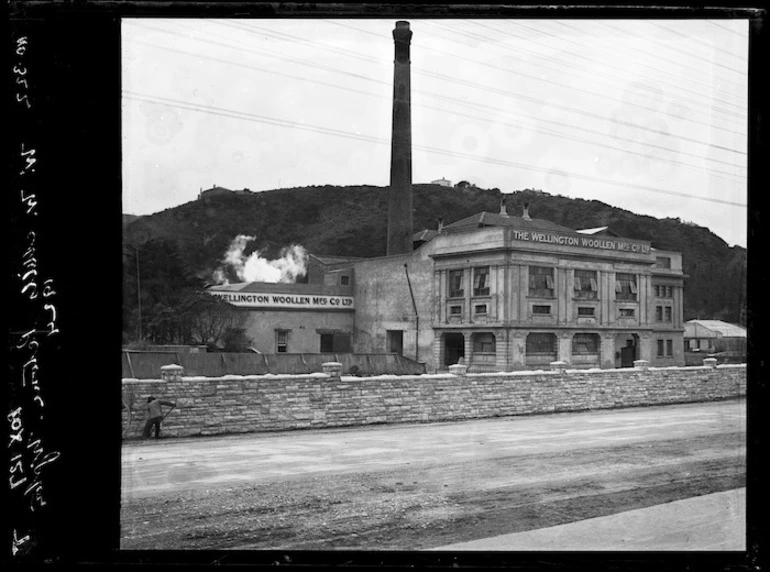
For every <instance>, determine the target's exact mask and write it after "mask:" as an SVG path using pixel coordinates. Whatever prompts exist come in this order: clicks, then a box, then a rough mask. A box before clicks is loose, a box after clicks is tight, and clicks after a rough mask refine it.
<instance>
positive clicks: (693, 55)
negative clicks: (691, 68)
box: [651, 21, 749, 77]
mask: <svg viewBox="0 0 770 572" xmlns="http://www.w3.org/2000/svg"><path fill="white" fill-rule="evenodd" d="M651 23H652V25H653V26H655V27H657V28H660V29H661V30H666V31H668V32H671V33H672V34H675V35H677V36H679V37H680V38H684V39H685V40H690V41H693V42H697V43H699V44H701V45H703V46H706V47H707V48H715V46H713V45H712V44H709V43H708V42H704V41H703V40H701V39H700V38H696V37H692V36H687V35H685V34H683V33H681V32H680V31H679V30H673V29H671V28H669V27H668V26H664V25H663V24H661V23H660V22H657V21H653V22H651ZM715 49H717V50H718V51H720V52H721V53H723V54H727V55H730V56H733V57H734V58H741V57H742V56H739V55H738V54H734V53H733V52H730V51H728V50H724V49H719V48H715ZM677 51H679V52H681V53H683V54H687V55H688V56H690V57H692V58H695V59H699V60H703V61H705V62H708V63H710V64H712V65H716V66H718V67H723V68H725V69H727V70H730V71H732V72H735V73H737V74H740V75H743V76H746V77H748V75H749V74H747V73H746V72H743V71H741V70H738V69H735V68H731V67H729V66H726V65H724V64H719V63H716V62H712V61H711V60H709V59H706V58H704V57H702V56H699V55H697V54H691V53H690V52H687V51H685V50H682V49H681V48H677Z"/></svg>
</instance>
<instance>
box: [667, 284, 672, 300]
mask: <svg viewBox="0 0 770 572" xmlns="http://www.w3.org/2000/svg"><path fill="white" fill-rule="evenodd" d="M673 297H674V287H673V286H666V298H673Z"/></svg>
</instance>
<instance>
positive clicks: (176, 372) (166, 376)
mask: <svg viewBox="0 0 770 572" xmlns="http://www.w3.org/2000/svg"><path fill="white" fill-rule="evenodd" d="M182 374H184V368H183V367H182V366H181V365H177V364H171V365H163V366H161V367H160V378H161V379H162V380H163V381H182Z"/></svg>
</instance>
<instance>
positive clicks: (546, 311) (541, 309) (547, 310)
mask: <svg viewBox="0 0 770 572" xmlns="http://www.w3.org/2000/svg"><path fill="white" fill-rule="evenodd" d="M532 313H533V314H538V315H540V316H543V315H550V314H551V307H550V306H540V305H535V306H532Z"/></svg>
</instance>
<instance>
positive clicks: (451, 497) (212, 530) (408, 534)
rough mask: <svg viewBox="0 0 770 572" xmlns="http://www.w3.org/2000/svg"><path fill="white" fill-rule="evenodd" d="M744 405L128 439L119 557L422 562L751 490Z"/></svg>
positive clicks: (736, 402)
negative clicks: (405, 554) (267, 555)
mask: <svg viewBox="0 0 770 572" xmlns="http://www.w3.org/2000/svg"><path fill="white" fill-rule="evenodd" d="M745 428H746V426H745V400H730V401H721V402H714V403H704V404H684V405H669V406H659V407H644V408H631V409H616V410H603V411H592V412H580V413H560V414H551V415H537V416H525V417H505V418H494V419H484V420H472V421H462V422H453V423H435V424H414V425H378V426H368V427H359V428H350V429H326V430H308V431H291V432H281V433H257V434H248V435H236V436H226V437H207V438H187V439H162V440H160V441H138V442H127V443H126V444H124V447H123V481H122V498H123V509H122V516H121V523H122V529H123V531H122V543H121V546H122V547H123V548H140V549H141V548H162V549H194V548H249V549H337V548H344V549H375V548H377V549H389V548H390V549H399V550H416V549H431V548H439V547H442V546H447V545H455V544H458V543H463V542H469V541H473V540H479V539H483V538H488V537H494V536H500V535H504V534H511V533H514V532H522V531H526V530H533V529H542V528H548V527H553V526H559V525H563V524H567V523H571V522H576V521H579V520H584V519H590V518H595V517H600V516H607V515H612V514H617V513H620V512H624V511H629V510H636V509H639V508H645V507H650V506H654V505H659V504H664V503H669V502H672V501H678V500H682V499H686V498H691V497H695V496H700V495H708V494H713V493H718V492H724V491H729V490H735V489H739V488H741V487H743V486H744V485H745Z"/></svg>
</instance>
